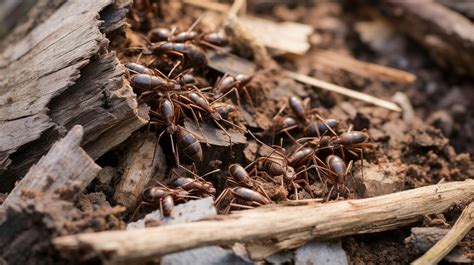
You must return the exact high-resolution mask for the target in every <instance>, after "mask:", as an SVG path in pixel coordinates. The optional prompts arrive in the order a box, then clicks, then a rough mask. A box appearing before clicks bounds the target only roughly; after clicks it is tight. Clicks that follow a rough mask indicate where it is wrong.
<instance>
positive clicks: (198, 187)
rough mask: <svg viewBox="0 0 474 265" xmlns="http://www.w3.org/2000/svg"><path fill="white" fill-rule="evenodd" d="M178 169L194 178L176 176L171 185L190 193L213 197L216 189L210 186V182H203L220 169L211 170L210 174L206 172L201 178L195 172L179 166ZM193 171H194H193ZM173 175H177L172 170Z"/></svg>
mask: <svg viewBox="0 0 474 265" xmlns="http://www.w3.org/2000/svg"><path fill="white" fill-rule="evenodd" d="M179 167H180V168H182V169H184V170H185V171H187V172H188V173H190V174H191V175H193V176H194V178H188V177H182V176H178V178H176V179H175V180H174V181H173V182H172V185H173V186H175V187H179V188H181V189H183V190H185V191H188V192H192V191H198V192H199V193H205V194H207V195H211V196H214V194H215V193H216V189H215V188H214V186H213V185H212V183H211V182H209V181H205V180H204V177H206V176H208V175H211V174H214V173H216V172H219V171H220V169H216V170H213V171H211V172H208V173H206V174H204V175H202V176H199V175H197V174H196V173H195V172H193V171H191V170H189V169H187V168H185V167H183V166H181V165H179ZM194 170H195V169H194ZM172 173H173V174H175V175H177V174H176V172H175V171H174V170H173V171H172Z"/></svg>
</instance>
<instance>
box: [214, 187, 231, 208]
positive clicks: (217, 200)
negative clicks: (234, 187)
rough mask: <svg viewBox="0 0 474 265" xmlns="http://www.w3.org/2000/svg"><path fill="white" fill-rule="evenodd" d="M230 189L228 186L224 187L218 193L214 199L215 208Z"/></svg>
mask: <svg viewBox="0 0 474 265" xmlns="http://www.w3.org/2000/svg"><path fill="white" fill-rule="evenodd" d="M230 190H231V189H230V188H226V189H224V190H223V191H222V192H221V194H219V196H218V197H217V199H215V200H214V206H216V208H219V204H220V203H221V201H222V200H223V199H224V198H225V196H227V194H228V193H229V191H230Z"/></svg>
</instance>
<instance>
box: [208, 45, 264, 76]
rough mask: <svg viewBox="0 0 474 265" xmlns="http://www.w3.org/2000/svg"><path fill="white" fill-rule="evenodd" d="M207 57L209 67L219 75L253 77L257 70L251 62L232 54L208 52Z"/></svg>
mask: <svg viewBox="0 0 474 265" xmlns="http://www.w3.org/2000/svg"><path fill="white" fill-rule="evenodd" d="M207 56H208V57H209V67H210V68H212V69H214V70H217V71H219V72H221V73H228V74H230V75H234V76H236V75H239V74H244V75H247V76H253V75H254V74H255V69H256V68H257V66H256V65H255V64H254V63H253V62H251V61H249V60H247V59H244V58H242V57H239V56H237V55H234V54H232V53H216V52H213V51H211V50H209V51H208V52H207Z"/></svg>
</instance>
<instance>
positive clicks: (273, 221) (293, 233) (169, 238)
mask: <svg viewBox="0 0 474 265" xmlns="http://www.w3.org/2000/svg"><path fill="white" fill-rule="evenodd" d="M473 196H474V180H466V181H463V182H451V183H445V184H441V185H431V186H426V187H422V188H417V189H413V190H408V191H403V192H398V193H392V194H389V195H383V196H379V197H373V198H368V199H362V200H347V201H339V202H334V203H326V204H323V205H321V204H311V205H304V206H276V207H275V206H269V207H260V208H257V209H253V210H247V211H241V212H238V213H234V214H231V215H229V216H219V217H216V218H215V219H210V220H204V221H200V222H194V223H188V224H178V225H170V226H165V227H154V228H145V229H141V230H134V231H107V232H100V233H86V234H78V235H71V236H64V237H58V238H56V239H54V240H53V244H54V245H55V246H56V248H57V249H58V250H60V252H61V253H64V254H65V255H68V254H74V253H82V254H84V252H89V253H90V254H92V253H95V254H98V255H102V256H106V257H109V259H110V261H111V262H124V263H126V262H128V263H132V262H134V261H138V260H140V261H144V260H149V259H152V258H154V257H157V256H162V255H165V254H168V253H172V252H176V251H181V250H185V249H189V248H195V247H199V246H205V245H216V244H219V245H225V244H233V243H235V242H249V241H252V242H255V241H258V240H272V242H275V243H278V242H286V244H284V245H285V247H286V248H295V247H298V246H300V245H302V244H304V243H305V242H306V241H308V240H311V239H314V238H319V239H328V238H336V237H341V236H346V235H351V234H362V233H373V232H380V231H385V230H390V229H395V228H397V227H400V226H406V225H408V224H410V223H413V222H416V221H419V220H421V219H422V218H423V216H424V215H426V214H433V213H441V212H443V211H445V210H446V209H447V208H449V207H450V205H452V204H453V203H455V202H459V201H468V200H471V199H472V198H473ZM290 241H291V244H288V242H290ZM86 256H87V255H86Z"/></svg>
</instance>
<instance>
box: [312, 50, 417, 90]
mask: <svg viewBox="0 0 474 265" xmlns="http://www.w3.org/2000/svg"><path fill="white" fill-rule="evenodd" d="M315 61H316V63H318V64H325V65H329V66H332V67H335V68H337V69H343V70H346V71H348V72H351V73H354V74H357V75H360V76H364V77H367V78H374V79H381V80H385V81H390V82H396V83H400V84H411V83H413V82H415V80H416V75H414V74H412V73H408V72H406V71H402V70H399V69H394V68H391V67H387V66H383V65H378V64H373V63H368V62H363V61H360V60H357V59H355V58H352V57H350V56H348V55H342V54H339V53H336V52H334V51H328V50H326V51H323V50H322V51H319V52H317V53H316V55H315Z"/></svg>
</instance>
